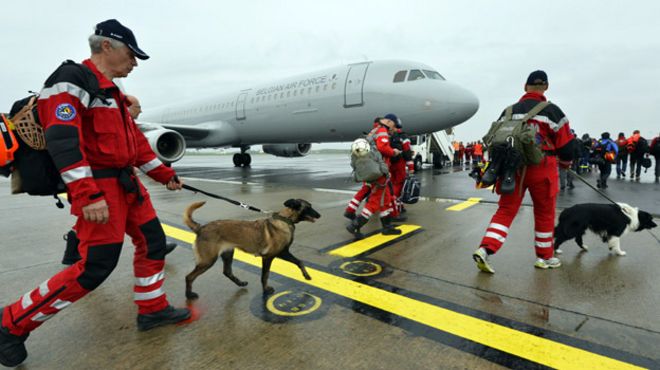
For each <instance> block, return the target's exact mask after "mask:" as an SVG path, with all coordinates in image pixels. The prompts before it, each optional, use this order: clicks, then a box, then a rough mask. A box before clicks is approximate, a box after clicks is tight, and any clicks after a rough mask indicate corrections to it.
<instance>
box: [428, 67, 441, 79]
mask: <svg viewBox="0 0 660 370" xmlns="http://www.w3.org/2000/svg"><path fill="white" fill-rule="evenodd" d="M424 74H425V75H426V77H428V78H430V79H432V80H444V79H445V78H444V77H442V75H441V74H440V73H438V72H436V71H429V70H428V69H425V70H424Z"/></svg>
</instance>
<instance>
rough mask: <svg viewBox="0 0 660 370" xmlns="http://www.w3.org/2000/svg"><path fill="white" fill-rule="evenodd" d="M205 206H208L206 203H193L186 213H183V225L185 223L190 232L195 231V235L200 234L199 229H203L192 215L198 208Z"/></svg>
mask: <svg viewBox="0 0 660 370" xmlns="http://www.w3.org/2000/svg"><path fill="white" fill-rule="evenodd" d="M204 204H206V202H197V203H193V204H191V205H189V206H188V208H186V211H185V212H183V223H185V224H186V226H188V227H189V228H190V230H192V231H194V232H195V234H197V233H198V232H199V229H200V228H201V227H202V225H201V224H199V223H198V222H196V221H195V220H193V219H192V214H193V212H195V210H196V209H197V208H199V207H201V206H203V205H204Z"/></svg>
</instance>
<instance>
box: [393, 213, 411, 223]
mask: <svg viewBox="0 0 660 370" xmlns="http://www.w3.org/2000/svg"><path fill="white" fill-rule="evenodd" d="M407 220H408V217H406V216H404V215H402V214H399V215H397V216H396V217H392V222H406V221H407Z"/></svg>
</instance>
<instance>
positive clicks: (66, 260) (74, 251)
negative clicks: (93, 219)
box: [62, 230, 81, 265]
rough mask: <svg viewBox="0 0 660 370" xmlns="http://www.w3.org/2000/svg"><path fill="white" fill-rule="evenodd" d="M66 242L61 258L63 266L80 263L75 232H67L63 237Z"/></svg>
mask: <svg viewBox="0 0 660 370" xmlns="http://www.w3.org/2000/svg"><path fill="white" fill-rule="evenodd" d="M64 240H66V249H65V250H64V257H62V264H63V265H73V264H74V263H76V262H78V261H80V259H81V257H80V253H79V252H78V244H80V240H79V239H78V236H77V235H76V232H75V231H73V230H69V232H68V233H67V234H66V236H65V237H64Z"/></svg>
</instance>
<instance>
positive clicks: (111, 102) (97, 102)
mask: <svg viewBox="0 0 660 370" xmlns="http://www.w3.org/2000/svg"><path fill="white" fill-rule="evenodd" d="M105 101H106V102H108V104H105V103H104V102H103V100H101V99H99V98H94V100H92V104H91V105H90V106H89V108H90V109H91V108H115V109H118V108H119V106H118V105H117V101H116V100H115V99H113V98H107V99H105Z"/></svg>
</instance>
